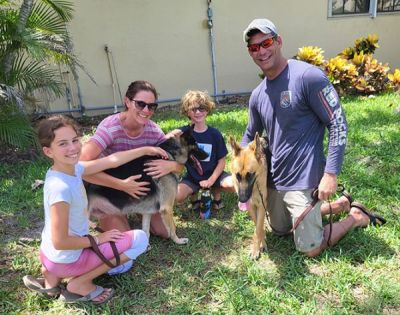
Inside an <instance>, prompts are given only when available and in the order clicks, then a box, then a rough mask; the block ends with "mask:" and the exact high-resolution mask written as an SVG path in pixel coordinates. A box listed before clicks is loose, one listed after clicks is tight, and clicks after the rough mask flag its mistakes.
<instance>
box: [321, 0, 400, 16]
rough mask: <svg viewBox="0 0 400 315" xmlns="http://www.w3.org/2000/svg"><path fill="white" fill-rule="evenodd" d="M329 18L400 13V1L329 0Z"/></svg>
mask: <svg viewBox="0 0 400 315" xmlns="http://www.w3.org/2000/svg"><path fill="white" fill-rule="evenodd" d="M328 2H329V16H331V17H332V16H343V15H354V14H370V15H372V16H376V15H377V14H379V13H386V12H399V13H400V0H329V1H328Z"/></svg>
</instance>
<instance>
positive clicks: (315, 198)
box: [256, 183, 344, 247]
mask: <svg viewBox="0 0 400 315" xmlns="http://www.w3.org/2000/svg"><path fill="white" fill-rule="evenodd" d="M256 187H257V190H258V193H259V194H260V196H261V202H262V205H263V207H264V210H265V213H266V216H267V220H268V223H269V225H270V227H271V228H272V229H274V228H273V227H272V225H271V220H270V218H269V215H268V211H267V207H266V205H265V203H264V196H263V194H262V192H261V189H260V187H259V186H258V183H256ZM337 191H338V192H343V191H344V186H343V185H342V184H339V185H338V190H337ZM311 197H312V201H311V203H310V204H309V205H308V206H307V207H306V208H305V209H304V210H303V212H302V213H301V214H300V216H298V217H297V219H296V221H295V222H294V224H293V227H292V228H291V229H290V231H289V232H282V231H278V230H275V229H274V230H275V231H276V232H278V233H279V234H283V235H288V234H291V233H293V232H294V231H295V230H296V229H297V228H298V226H299V225H300V223H301V222H302V221H303V220H304V218H305V217H306V216H307V214H309V213H310V211H311V210H312V209H313V208H314V207H315V205H316V204H317V203H318V201H319V199H318V188H315V189H314V190H313V191H312V192H311ZM328 204H329V235H328V240H327V244H328V246H329V247H330V246H331V237H332V226H333V210H332V205H331V203H330V202H329V203H328Z"/></svg>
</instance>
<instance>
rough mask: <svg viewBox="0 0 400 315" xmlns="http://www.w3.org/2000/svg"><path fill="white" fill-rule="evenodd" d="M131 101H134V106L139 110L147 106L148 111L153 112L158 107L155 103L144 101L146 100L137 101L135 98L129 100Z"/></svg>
mask: <svg viewBox="0 0 400 315" xmlns="http://www.w3.org/2000/svg"><path fill="white" fill-rule="evenodd" d="M131 101H134V102H135V106H136V108H137V109H139V110H143V109H144V108H145V107H146V106H147V108H148V110H149V111H151V112H154V111H155V110H156V109H157V107H158V104H157V103H146V102H143V101H137V100H131Z"/></svg>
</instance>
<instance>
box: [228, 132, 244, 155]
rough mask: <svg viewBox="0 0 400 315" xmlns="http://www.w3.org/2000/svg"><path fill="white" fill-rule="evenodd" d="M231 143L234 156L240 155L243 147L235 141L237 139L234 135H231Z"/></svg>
mask: <svg viewBox="0 0 400 315" xmlns="http://www.w3.org/2000/svg"><path fill="white" fill-rule="evenodd" d="M229 143H230V145H231V147H232V152H233V156H237V155H239V153H240V151H241V150H242V148H241V147H240V145H239V144H238V143H237V142H236V141H235V139H234V138H233V137H232V136H229Z"/></svg>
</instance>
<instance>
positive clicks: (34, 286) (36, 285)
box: [22, 275, 61, 297]
mask: <svg viewBox="0 0 400 315" xmlns="http://www.w3.org/2000/svg"><path fill="white" fill-rule="evenodd" d="M22 280H23V281H24V284H25V286H26V287H27V288H28V289H30V290H32V291H35V292H38V293H41V294H43V295H44V296H47V297H57V296H58V295H60V293H61V288H60V287H59V286H56V287H54V288H46V287H45V284H44V278H35V277H33V276H29V275H28V276H24V277H23V278H22Z"/></svg>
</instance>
